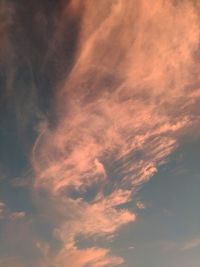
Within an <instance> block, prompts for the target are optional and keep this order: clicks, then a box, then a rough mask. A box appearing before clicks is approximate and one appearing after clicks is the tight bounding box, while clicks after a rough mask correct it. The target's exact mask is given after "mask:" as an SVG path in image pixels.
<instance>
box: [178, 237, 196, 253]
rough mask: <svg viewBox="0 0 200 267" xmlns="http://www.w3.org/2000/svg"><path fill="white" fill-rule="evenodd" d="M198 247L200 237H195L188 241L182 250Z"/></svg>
mask: <svg viewBox="0 0 200 267" xmlns="http://www.w3.org/2000/svg"><path fill="white" fill-rule="evenodd" d="M196 248H200V238H195V239H192V240H189V241H187V242H186V243H185V244H184V245H183V246H182V247H181V250H183V251H189V250H193V249H196Z"/></svg>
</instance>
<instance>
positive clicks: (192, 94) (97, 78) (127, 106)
mask: <svg viewBox="0 0 200 267" xmlns="http://www.w3.org/2000/svg"><path fill="white" fill-rule="evenodd" d="M72 3H74V4H75V2H73V1H72ZM76 3H77V6H76V5H74V6H73V10H74V12H75V11H76V10H77V8H78V7H80V6H79V4H80V3H79V2H76ZM83 10H84V12H83V15H82V20H81V26H80V33H79V38H78V45H77V51H76V56H75V61H74V64H73V67H72V69H71V71H70V73H69V75H68V76H67V77H66V80H65V82H64V85H63V86H62V87H61V88H58V91H57V94H56V98H55V113H56V117H57V118H58V120H57V124H56V126H55V127H53V128H52V127H49V126H48V123H44V126H43V127H42V131H41V133H40V135H39V137H38V139H37V141H36V143H35V145H34V148H33V152H32V164H33V168H34V171H35V183H34V190H35V192H36V194H37V193H38V194H40V192H43V191H45V192H47V194H48V196H49V203H52V202H54V211H53V210H52V214H53V213H54V212H55V214H59V216H60V218H61V219H60V220H58V221H59V222H58V223H57V226H56V227H55V230H54V234H55V236H56V238H58V239H59V240H60V241H61V242H62V244H63V248H62V249H61V250H60V252H58V254H57V257H58V259H59V260H58V263H57V265H58V266H63V265H68V263H69V262H70V261H71V262H73V259H74V257H75V258H76V264H75V265H76V266H85V265H86V266H87V265H89V266H90V264H92V265H91V266H111V265H113V266H114V265H116V264H118V262H116V263H115V262H114V261H113V263H109V261H107V260H106V259H104V260H102V261H100V262H97V263H95V260H96V255H101V256H100V257H102V255H103V257H105V254H106V253H105V250H103V249H101V248H95V247H93V248H90V249H83V250H80V249H78V248H77V246H76V238H77V237H78V236H79V235H83V236H85V237H87V238H94V237H98V236H105V237H109V236H110V235H115V234H116V232H117V231H118V229H119V228H120V227H122V226H123V225H124V224H127V223H129V222H133V221H134V220H135V219H136V215H135V214H134V213H133V211H131V210H126V209H124V208H122V207H120V205H125V204H127V203H128V202H129V201H130V200H131V199H132V197H133V196H134V195H135V194H136V193H137V192H138V190H139V189H140V187H141V186H142V185H143V184H144V183H146V182H148V181H149V179H150V178H151V177H152V176H153V175H154V174H155V173H156V172H157V171H158V169H159V166H160V165H162V164H164V163H166V162H167V160H168V158H169V156H170V154H171V153H172V152H173V151H174V150H175V149H176V148H177V146H178V140H179V138H180V136H181V135H182V134H183V133H184V132H185V131H188V129H189V127H190V126H192V125H195V123H196V122H197V121H198V118H199V114H198V112H197V111H196V110H195V109H194V107H195V106H196V105H197V103H198V102H199V86H198V84H199V81H198V78H197V79H195V82H194V75H195V73H196V71H197V69H198V68H199V66H198V62H196V61H195V60H194V57H193V55H194V52H195V51H196V49H197V48H198V41H199V28H198V18H197V16H196V13H195V10H194V7H193V5H192V4H191V3H189V1H185V2H184V3H178V5H177V6H175V5H173V4H172V2H170V1H168V2H166V1H165V2H163V1H157V2H156V3H154V4H152V3H150V2H149V1H145V0H143V1H128V0H127V1H101V3H99V4H98V5H97V6H96V3H95V5H94V4H93V3H92V2H91V1H85V2H84V9H83ZM191 84H194V85H193V86H191ZM95 190H96V191H97V192H96V191H95ZM91 191H94V192H96V193H94V195H95V196H93V197H91V199H90V200H88V199H87V196H88V195H89V194H90V193H89V192H91ZM73 193H74V196H73ZM53 199H54V200H53ZM47 203H48V201H47ZM49 205H50V204H49ZM142 207H143V206H142V205H141V204H140V205H139V208H142ZM46 209H48V204H47V207H46ZM70 253H72V254H70ZM97 258H98V256H97ZM92 261H93V262H92ZM91 262H92V263H91ZM95 264H96V265H95Z"/></svg>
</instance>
